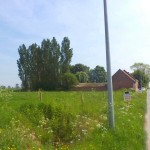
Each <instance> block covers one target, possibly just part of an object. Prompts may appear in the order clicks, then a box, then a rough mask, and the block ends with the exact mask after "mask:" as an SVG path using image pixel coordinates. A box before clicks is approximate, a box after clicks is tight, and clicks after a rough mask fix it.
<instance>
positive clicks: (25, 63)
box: [17, 44, 30, 90]
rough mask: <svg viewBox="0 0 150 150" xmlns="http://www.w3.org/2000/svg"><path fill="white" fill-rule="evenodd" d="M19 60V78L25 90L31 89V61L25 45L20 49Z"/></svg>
mask: <svg viewBox="0 0 150 150" xmlns="http://www.w3.org/2000/svg"><path fill="white" fill-rule="evenodd" d="M18 53H19V56H20V58H19V60H17V65H18V71H19V74H18V75H19V77H20V79H21V81H22V85H23V88H24V89H26V90H27V89H29V78H30V67H29V66H30V60H29V52H28V50H27V49H26V46H25V45H24V44H23V45H21V46H20V47H19V49H18Z"/></svg>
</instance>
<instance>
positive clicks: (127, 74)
mask: <svg viewBox="0 0 150 150" xmlns="http://www.w3.org/2000/svg"><path fill="white" fill-rule="evenodd" d="M118 72H122V73H123V74H125V75H126V76H127V77H128V78H129V79H131V80H132V81H134V82H136V81H137V79H135V78H134V77H133V76H132V75H131V74H130V73H129V72H127V71H126V70H121V69H119V70H118V71H117V72H116V73H115V74H117V73H118ZM115 74H114V75H115ZM114 75H113V76H114Z"/></svg>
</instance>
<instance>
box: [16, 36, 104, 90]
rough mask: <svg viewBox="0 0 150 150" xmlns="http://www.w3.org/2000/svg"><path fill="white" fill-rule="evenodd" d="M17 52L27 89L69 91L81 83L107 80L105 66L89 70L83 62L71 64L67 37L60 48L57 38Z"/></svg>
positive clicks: (20, 70)
mask: <svg viewBox="0 0 150 150" xmlns="http://www.w3.org/2000/svg"><path fill="white" fill-rule="evenodd" d="M18 53H19V59H18V60H17V65H18V72H19V74H18V75H19V77H20V79H21V82H22V88H23V89H24V90H39V89H43V90H57V89H69V88H71V87H72V85H75V84H77V83H78V82H81V83H85V82H105V81H106V71H105V69H104V67H101V66H96V67H95V68H94V69H90V68H89V67H88V66H86V65H83V64H80V63H78V64H76V65H71V59H72V56H73V49H72V48H71V47H70V40H69V38H68V37H64V38H63V40H62V43H61V45H60V44H59V43H58V42H57V40H56V38H55V37H53V38H52V40H50V39H43V41H42V42H41V45H40V46H39V45H37V44H36V43H34V44H31V45H30V46H29V47H26V46H25V44H22V45H21V46H19V48H18Z"/></svg>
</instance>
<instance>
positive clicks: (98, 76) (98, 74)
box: [89, 66, 106, 83]
mask: <svg viewBox="0 0 150 150" xmlns="http://www.w3.org/2000/svg"><path fill="white" fill-rule="evenodd" d="M89 78H90V81H91V82H96V83H104V82H106V71H105V69H104V67H100V66H96V67H95V68H94V69H92V70H90V72H89Z"/></svg>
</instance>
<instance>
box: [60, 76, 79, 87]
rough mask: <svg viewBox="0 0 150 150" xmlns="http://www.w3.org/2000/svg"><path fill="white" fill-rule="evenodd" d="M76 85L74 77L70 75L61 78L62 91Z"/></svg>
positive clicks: (76, 81)
mask: <svg viewBox="0 0 150 150" xmlns="http://www.w3.org/2000/svg"><path fill="white" fill-rule="evenodd" d="M76 84H78V80H77V78H76V76H75V75H74V74H72V73H65V74H64V75H63V77H62V86H63V88H64V89H66V90H69V89H71V88H72V87H73V86H74V85H76Z"/></svg>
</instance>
